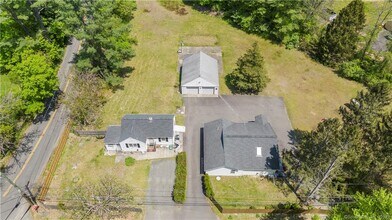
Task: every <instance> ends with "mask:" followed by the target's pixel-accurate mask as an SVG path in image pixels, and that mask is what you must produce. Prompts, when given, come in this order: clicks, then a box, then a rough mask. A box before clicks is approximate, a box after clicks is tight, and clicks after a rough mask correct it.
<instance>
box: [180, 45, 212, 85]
mask: <svg viewBox="0 0 392 220" xmlns="http://www.w3.org/2000/svg"><path fill="white" fill-rule="evenodd" d="M181 72H182V73H181V74H182V75H181V85H182V86H187V85H188V86H195V85H192V84H191V83H192V82H193V81H194V80H196V79H198V78H201V79H203V80H205V81H207V82H208V83H210V85H208V86H219V77H218V61H217V60H216V59H214V58H212V57H210V56H208V55H207V54H205V53H203V52H201V51H200V52H199V53H196V54H193V55H191V56H189V57H187V58H185V59H184V62H183V64H182V71H181ZM201 82H203V81H201ZM204 84H206V83H205V82H204ZM201 86H203V84H201ZM204 86H205V85H204Z"/></svg>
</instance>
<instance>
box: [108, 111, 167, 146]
mask: <svg viewBox="0 0 392 220" xmlns="http://www.w3.org/2000/svg"><path fill="white" fill-rule="evenodd" d="M173 126H174V115H163V114H162V115H147V114H140V115H139V114H138V115H133V114H132V115H125V116H124V117H123V118H122V120H121V126H110V127H109V128H108V131H107V133H106V136H105V144H118V143H120V142H121V141H124V140H126V139H128V138H133V139H136V140H138V141H141V142H145V141H146V139H147V138H160V137H173V135H174V133H173ZM119 128H120V129H119ZM113 142H114V143H113Z"/></svg>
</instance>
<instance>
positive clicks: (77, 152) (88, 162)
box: [44, 134, 151, 219]
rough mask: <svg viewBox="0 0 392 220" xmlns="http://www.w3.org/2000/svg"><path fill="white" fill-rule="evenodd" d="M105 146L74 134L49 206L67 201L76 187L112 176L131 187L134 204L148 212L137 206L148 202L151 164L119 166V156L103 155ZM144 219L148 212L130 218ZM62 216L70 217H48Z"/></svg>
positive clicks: (123, 163)
mask: <svg viewBox="0 0 392 220" xmlns="http://www.w3.org/2000/svg"><path fill="white" fill-rule="evenodd" d="M103 146H104V144H103V140H102V139H96V138H85V137H77V136H75V135H73V134H71V135H70V138H69V139H68V142H67V145H66V148H65V150H64V152H63V155H62V157H61V160H60V163H59V166H58V168H57V170H56V173H55V176H54V178H53V181H52V184H51V187H50V190H49V192H48V195H47V198H46V200H47V202H49V203H54V204H57V202H56V201H59V200H61V199H64V194H65V193H66V192H68V191H69V190H70V189H71V188H72V187H73V186H76V185H78V184H82V183H91V182H97V181H99V180H100V179H102V177H104V176H110V177H113V178H116V179H117V180H118V181H121V182H123V183H125V184H127V185H128V186H129V187H131V188H132V191H133V192H132V194H133V196H134V200H133V201H132V204H134V205H135V207H137V208H142V209H144V207H143V206H137V204H138V203H140V202H143V201H144V196H145V191H146V189H147V185H148V174H149V171H150V164H151V161H150V160H142V161H134V164H133V165H132V166H126V164H125V162H124V160H121V161H118V162H117V163H116V161H115V156H105V155H103ZM143 215H144V212H143V213H135V212H133V213H130V215H129V218H132V219H142V218H143ZM61 216H62V217H66V215H64V213H61V212H55V211H54V212H51V213H49V216H44V217H48V218H49V219H51V218H59V217H61Z"/></svg>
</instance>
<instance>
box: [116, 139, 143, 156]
mask: <svg viewBox="0 0 392 220" xmlns="http://www.w3.org/2000/svg"><path fill="white" fill-rule="evenodd" d="M126 144H139V146H140V148H136V147H129V148H128V147H126ZM120 147H121V151H122V152H124V153H127V152H128V153H129V152H138V151H141V152H146V151H147V145H146V143H143V142H141V141H138V140H135V139H133V138H128V139H125V140H124V141H122V142H120Z"/></svg>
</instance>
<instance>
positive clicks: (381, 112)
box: [339, 84, 392, 186]
mask: <svg viewBox="0 0 392 220" xmlns="http://www.w3.org/2000/svg"><path fill="white" fill-rule="evenodd" d="M390 101H391V98H390V93H389V88H388V86H387V85H386V84H379V85H376V86H374V87H371V88H369V91H368V92H363V91H361V92H359V93H358V95H357V97H356V98H354V99H352V100H351V102H349V103H346V104H345V105H344V106H342V107H340V110H339V112H340V114H341V116H342V120H343V123H344V129H353V128H355V129H358V130H359V131H360V136H359V137H358V139H359V141H358V143H357V144H356V145H353V146H352V149H351V151H350V154H349V156H348V158H347V161H346V162H345V170H346V172H347V174H348V177H349V179H350V181H351V182H357V183H361V184H363V183H364V182H367V183H371V184H373V183H375V182H376V181H377V180H380V179H381V176H382V175H383V173H384V172H385V171H386V170H387V169H388V168H389V167H390V166H391V165H389V164H388V163H389V162H390V160H391V159H390V155H389V154H385V153H386V152H390V148H391V144H392V143H391V142H390V141H391V139H390V138H389V136H390V135H391V127H390V125H391V122H390V120H391V118H390V117H389V116H388V114H385V107H386V106H388V105H389V104H390ZM371 184H368V185H367V186H371ZM364 186H365V185H364Z"/></svg>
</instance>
